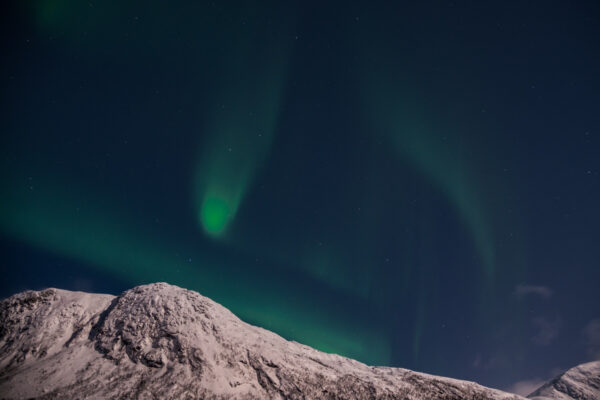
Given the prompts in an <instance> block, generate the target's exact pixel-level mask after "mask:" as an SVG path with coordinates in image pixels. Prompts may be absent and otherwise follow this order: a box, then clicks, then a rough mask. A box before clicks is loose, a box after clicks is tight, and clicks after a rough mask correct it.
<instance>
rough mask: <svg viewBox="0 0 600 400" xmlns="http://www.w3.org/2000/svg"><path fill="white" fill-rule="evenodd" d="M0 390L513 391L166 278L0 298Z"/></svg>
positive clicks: (314, 395) (206, 395)
mask: <svg viewBox="0 0 600 400" xmlns="http://www.w3.org/2000/svg"><path fill="white" fill-rule="evenodd" d="M0 398H7V399H25V398H27V399H28V398H39V399H66V398H68V399H109V398H110V399H407V400H410V399H473V400H475V399H478V400H479V399H522V398H521V397H519V396H516V395H513V394H509V393H504V392H501V391H497V390H494V389H489V388H485V387H482V386H480V385H477V384H475V383H472V382H465V381H459V380H454V379H449V378H441V377H436V376H431V375H426V374H421V373H416V372H413V371H409V370H405V369H400V368H386V367H369V366H367V365H364V364H362V363H359V362H357V361H354V360H351V359H347V358H344V357H340V356H337V355H334V354H326V353H322V352H319V351H317V350H315V349H312V348H310V347H308V346H304V345H301V344H299V343H296V342H290V341H287V340H284V339H283V338H281V337H279V336H278V335H276V334H274V333H272V332H269V331H266V330H264V329H261V328H258V327H255V326H252V325H249V324H246V323H244V322H242V321H241V320H239V319H238V318H237V317H235V316H234V315H233V314H232V313H231V312H230V311H228V310H227V309H225V308H224V307H222V306H220V305H219V304H217V303H215V302H213V301H211V300H210V299H208V298H206V297H203V296H201V295H200V294H198V293H195V292H192V291H188V290H185V289H181V288H178V287H175V286H171V285H168V284H165V283H157V284H152V285H145V286H139V287H136V288H133V289H131V290H128V291H126V292H124V293H122V294H121V295H120V296H118V297H114V296H109V295H99V294H88V293H80V292H68V291H64V290H58V289H47V290H44V291H41V292H24V293H20V294H17V295H15V296H12V297H10V298H8V299H5V300H3V301H2V302H0Z"/></svg>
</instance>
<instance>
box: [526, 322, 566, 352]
mask: <svg viewBox="0 0 600 400" xmlns="http://www.w3.org/2000/svg"><path fill="white" fill-rule="evenodd" d="M531 323H532V324H533V326H534V327H535V328H536V329H537V333H536V334H535V336H533V338H531V341H532V342H533V343H534V344H536V345H538V346H547V345H549V344H550V343H552V342H553V341H554V339H556V337H557V336H558V333H559V332H560V326H561V320H560V318H559V317H556V318H554V319H553V320H549V319H547V318H544V317H535V318H534V319H532V320H531Z"/></svg>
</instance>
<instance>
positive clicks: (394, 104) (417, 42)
mask: <svg viewBox="0 0 600 400" xmlns="http://www.w3.org/2000/svg"><path fill="white" fill-rule="evenodd" d="M284 3H287V2H268V3H263V4H261V5H260V6H259V5H256V4H250V3H230V4H217V3H208V2H206V3H204V2H182V3H179V4H178V5H171V6H167V5H166V4H163V3H158V2H153V1H150V2H139V1H132V2H123V3H118V4H117V3H114V4H113V3H110V4H109V3H106V4H104V3H96V2H92V3H87V2H86V3H81V4H80V3H76V2H70V1H67V0H36V1H31V2H11V5H10V6H9V7H7V11H6V12H5V13H4V15H3V16H2V18H3V22H2V25H1V26H2V29H3V35H2V44H3V63H2V67H1V68H2V74H0V79H2V88H3V89H2V92H1V96H0V99H1V101H2V122H1V124H2V125H1V126H2V136H1V137H0V156H1V157H0V162H1V164H0V179H1V182H2V189H1V193H0V199H1V200H0V205H1V207H0V238H1V241H2V245H1V248H2V253H3V255H4V257H3V263H2V267H1V268H2V275H3V279H2V284H1V286H0V288H1V294H2V295H3V296H6V295H10V294H12V293H15V292H17V291H20V290H25V289H40V288H42V287H48V286H55V287H61V288H65V289H79V290H91V291H98V292H111V293H118V292H120V291H121V290H124V289H126V288H129V287H131V286H133V285H136V284H140V283H148V282H154V281H167V282H169V283H172V284H176V285H179V286H182V287H186V288H189V289H194V290H197V291H199V292H200V293H202V294H203V295H206V296H209V297H211V298H213V299H214V300H215V301H218V302H220V303H221V304H223V305H225V306H226V307H228V308H230V309H231V310H232V311H233V312H234V313H236V314H237V315H239V316H240V317H241V318H242V319H244V320H246V321H248V322H251V323H254V324H256V325H260V326H263V327H265V328H268V329H271V330H274V331H275V332H277V333H279V334H281V335H282V336H285V337H286V338H289V339H294V340H297V341H300V342H302V343H305V344H308V345H311V346H314V347H316V348H319V349H321V350H324V351H330V352H335V353H339V354H342V355H346V356H350V357H353V358H356V359H358V360H360V361H364V362H367V363H370V364H377V365H390V366H399V367H403V368H411V369H415V370H419V371H424V372H428V373H433V374H440V375H446V376H452V377H455V378H461V379H469V380H475V381H477V382H480V383H482V384H485V385H490V386H496V387H499V388H509V387H510V386H511V385H512V384H514V383H515V381H516V380H517V379H522V378H523V377H529V378H530V379H532V380H534V379H547V378H549V377H550V376H551V375H552V374H554V372H555V371H556V370H558V369H561V368H568V367H571V366H573V365H575V364H577V363H580V362H583V361H585V360H588V359H590V357H595V356H596V355H595V354H592V353H590V348H591V347H590V346H589V342H590V340H591V339H590V338H588V337H587V336H586V334H585V332H587V331H586V326H588V325H589V324H590V323H592V322H593V321H595V320H597V319H600V307H599V305H600V296H599V295H598V293H597V292H598V291H597V288H596V287H597V286H598V282H600V268H599V267H600V246H598V242H599V241H600V231H599V229H600V208H599V207H598V206H597V205H598V204H600V113H599V112H598V110H599V109H600V95H599V93H600V77H599V75H598V74H597V71H599V70H600V58H599V56H598V54H600V49H599V48H598V47H599V46H598V41H597V40H596V39H595V38H596V37H598V36H599V34H600V32H599V29H598V26H600V24H598V23H597V21H598V18H600V10H599V8H598V6H596V5H590V4H579V5H575V4H570V5H569V4H566V3H561V2H533V3H527V4H522V3H520V2H519V3H517V2H514V3H510V2H509V3H502V4H499V3H498V4H486V5H484V4H478V5H473V4H467V3H462V2H451V3H450V2H448V3H446V2H424V3H419V4H418V5H403V4H400V3H398V4H395V5H391V3H390V4H383V3H382V4H377V2H375V3H373V2H368V3H367V2H363V3H361V2H350V3H347V2H345V3H343V4H342V3H339V4H338V3H336V2H331V3H329V4H327V5H323V4H321V3H317V2H314V3H312V2H295V3H287V4H284ZM536 293H537V294H536ZM539 293H551V294H548V295H544V296H541V295H539ZM540 321H541V322H540ZM540 335H541V336H540ZM540 338H542V339H543V340H542V339H540Z"/></svg>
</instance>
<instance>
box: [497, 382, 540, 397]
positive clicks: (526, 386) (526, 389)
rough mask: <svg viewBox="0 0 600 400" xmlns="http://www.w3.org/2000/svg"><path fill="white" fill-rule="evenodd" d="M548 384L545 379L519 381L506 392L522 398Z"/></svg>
mask: <svg viewBox="0 0 600 400" xmlns="http://www.w3.org/2000/svg"><path fill="white" fill-rule="evenodd" d="M544 383H546V381H545V380H543V379H529V380H524V381H519V382H516V383H514V384H513V385H511V386H509V387H508V388H507V389H506V390H507V391H508V392H510V393H514V394H518V395H521V396H527V395H529V394H531V393H533V392H534V391H535V390H536V389H537V388H539V387H540V386H542V385H543V384H544Z"/></svg>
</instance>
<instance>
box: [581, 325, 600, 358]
mask: <svg viewBox="0 0 600 400" xmlns="http://www.w3.org/2000/svg"><path fill="white" fill-rule="evenodd" d="M582 334H583V338H584V340H585V345H586V347H587V349H586V350H587V353H588V355H589V356H591V357H592V358H593V359H594V360H600V319H593V320H591V321H590V322H589V323H588V324H587V325H586V326H585V328H583V331H582Z"/></svg>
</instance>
